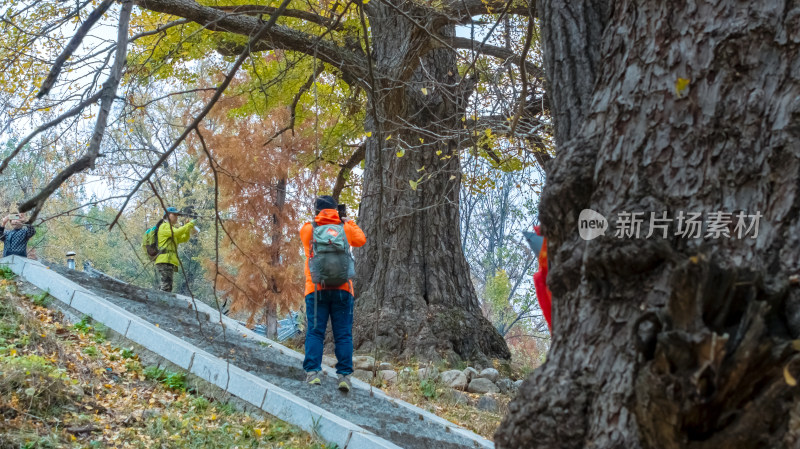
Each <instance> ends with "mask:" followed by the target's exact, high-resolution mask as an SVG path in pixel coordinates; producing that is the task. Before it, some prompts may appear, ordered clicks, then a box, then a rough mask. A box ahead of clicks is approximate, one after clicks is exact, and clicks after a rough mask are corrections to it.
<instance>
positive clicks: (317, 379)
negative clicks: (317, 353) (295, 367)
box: [306, 371, 322, 385]
mask: <svg viewBox="0 0 800 449" xmlns="http://www.w3.org/2000/svg"><path fill="white" fill-rule="evenodd" d="M306 383H308V384H310V385H319V384H321V383H322V376H320V374H319V371H309V372H307V373H306Z"/></svg>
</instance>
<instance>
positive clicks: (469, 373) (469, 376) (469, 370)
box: [464, 366, 478, 382]
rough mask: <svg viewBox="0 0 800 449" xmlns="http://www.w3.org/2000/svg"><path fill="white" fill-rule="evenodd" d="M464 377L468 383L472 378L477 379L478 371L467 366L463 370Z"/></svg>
mask: <svg viewBox="0 0 800 449" xmlns="http://www.w3.org/2000/svg"><path fill="white" fill-rule="evenodd" d="M464 375H465V376H467V382H469V381H471V380H472V379H474V378H476V377H478V370H476V369H475V368H473V367H471V366H468V367H467V368H466V369H465V370H464Z"/></svg>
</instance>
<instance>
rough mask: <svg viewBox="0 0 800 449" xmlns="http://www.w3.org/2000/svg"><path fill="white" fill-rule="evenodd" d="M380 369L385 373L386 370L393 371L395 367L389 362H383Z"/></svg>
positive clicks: (379, 366)
mask: <svg viewBox="0 0 800 449" xmlns="http://www.w3.org/2000/svg"><path fill="white" fill-rule="evenodd" d="M378 369H379V370H381V371H384V370H393V369H394V366H393V365H392V364H391V363H389V362H381V363H380V364H379V365H378Z"/></svg>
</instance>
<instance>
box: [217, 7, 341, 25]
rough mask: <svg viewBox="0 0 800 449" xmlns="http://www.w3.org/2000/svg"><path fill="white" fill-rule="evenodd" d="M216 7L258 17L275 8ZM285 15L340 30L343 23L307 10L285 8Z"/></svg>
mask: <svg viewBox="0 0 800 449" xmlns="http://www.w3.org/2000/svg"><path fill="white" fill-rule="evenodd" d="M215 8H216V9H218V10H220V11H225V12H227V13H233V14H246V15H248V16H256V17H260V16H261V15H262V14H272V13H274V12H275V10H276V9H277V8H275V7H274V6H264V5H230V6H216V7H215ZM283 15H284V16H286V17H294V18H295V19H301V20H305V21H306V22H311V23H316V24H317V25H320V26H324V27H327V28H331V29H333V30H337V31H341V30H342V29H344V25H342V24H341V23H338V22H337V21H335V20H331V19H329V18H327V17H323V16H320V15H319V14H314V13H311V12H308V11H301V10H298V9H287V10H286V12H284V13H283Z"/></svg>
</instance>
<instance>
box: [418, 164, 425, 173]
mask: <svg viewBox="0 0 800 449" xmlns="http://www.w3.org/2000/svg"><path fill="white" fill-rule="evenodd" d="M422 170H425V166H424V165H423V166H422V168H418V169H417V171H418V172H421V171H422Z"/></svg>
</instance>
